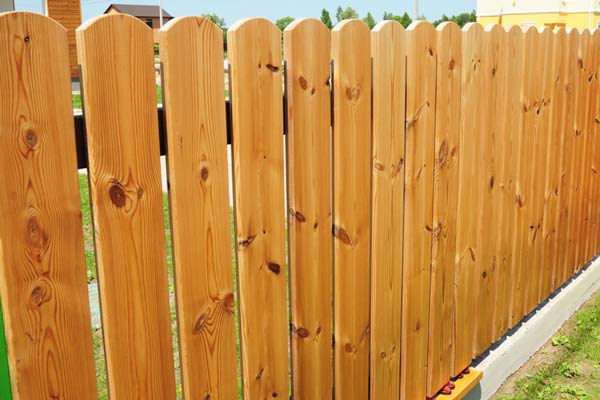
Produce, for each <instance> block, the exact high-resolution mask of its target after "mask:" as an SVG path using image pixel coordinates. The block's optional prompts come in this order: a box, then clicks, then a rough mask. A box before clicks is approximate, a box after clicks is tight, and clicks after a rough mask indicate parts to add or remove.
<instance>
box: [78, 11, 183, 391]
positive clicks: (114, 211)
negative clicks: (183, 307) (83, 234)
mask: <svg viewBox="0 0 600 400" xmlns="http://www.w3.org/2000/svg"><path fill="white" fill-rule="evenodd" d="M77 47H78V52H79V62H80V64H81V70H82V73H83V86H82V87H83V91H84V107H85V110H86V113H85V121H86V131H87V144H88V154H89V179H90V188H91V199H92V206H93V215H94V231H95V241H96V258H97V264H98V278H99V286H100V300H101V306H102V322H103V330H104V343H105V351H106V364H107V373H108V382H109V392H110V396H111V398H112V399H131V398H146V399H174V398H175V379H174V369H173V347H172V339H171V320H170V311H169V292H168V284H167V263H166V253H165V230H164V221H163V210H162V189H161V182H160V180H161V178H160V160H159V155H160V151H159V143H158V126H157V121H156V95H155V93H156V92H155V89H154V79H155V78H154V52H153V43H152V30H151V29H150V28H148V26H147V25H146V24H144V23H143V22H141V21H139V20H138V19H136V18H133V17H131V16H128V15H123V14H118V15H110V16H102V17H98V18H95V19H92V20H90V21H88V22H87V23H86V24H84V25H82V26H81V27H80V28H79V29H78V30H77Z"/></svg>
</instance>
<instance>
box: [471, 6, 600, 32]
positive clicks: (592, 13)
mask: <svg viewBox="0 0 600 400" xmlns="http://www.w3.org/2000/svg"><path fill="white" fill-rule="evenodd" d="M477 20H478V21H479V23H481V24H482V25H484V26H485V25H489V24H494V23H501V24H502V25H505V26H506V25H520V26H522V27H523V26H527V25H535V26H537V27H538V28H539V27H542V26H550V27H555V26H565V27H575V28H579V29H582V28H590V29H596V28H597V27H598V23H599V22H600V0H548V1H539V0H478V1H477Z"/></svg>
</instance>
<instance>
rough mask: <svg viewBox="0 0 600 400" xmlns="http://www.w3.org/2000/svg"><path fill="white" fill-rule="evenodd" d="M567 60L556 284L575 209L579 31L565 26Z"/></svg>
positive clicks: (566, 264)
mask: <svg viewBox="0 0 600 400" xmlns="http://www.w3.org/2000/svg"><path fill="white" fill-rule="evenodd" d="M567 33H568V35H567V36H568V37H567V50H566V53H567V54H568V58H567V60H568V62H567V65H566V71H565V72H566V75H565V79H566V82H565V87H564V90H565V94H564V95H565V100H564V101H565V103H566V106H565V108H566V110H565V121H564V128H563V132H564V133H563V163H562V171H561V188H560V189H559V191H560V192H562V195H561V205H560V208H561V210H560V215H559V224H558V225H559V227H560V229H559V241H558V243H559V245H558V269H559V271H560V279H559V281H558V282H559V285H560V284H562V283H563V282H565V281H566V280H567V279H569V277H570V276H571V273H570V272H569V271H572V265H571V264H570V259H569V253H570V250H571V244H570V241H571V233H570V223H569V222H570V220H571V218H572V215H573V213H574V206H573V191H574V190H573V187H574V185H573V176H574V174H573V172H574V170H575V161H576V154H575V152H574V151H575V138H576V135H575V125H574V114H575V110H576V106H577V93H578V87H579V78H578V77H579V62H578V56H577V54H578V49H579V32H578V31H577V29H570V30H567Z"/></svg>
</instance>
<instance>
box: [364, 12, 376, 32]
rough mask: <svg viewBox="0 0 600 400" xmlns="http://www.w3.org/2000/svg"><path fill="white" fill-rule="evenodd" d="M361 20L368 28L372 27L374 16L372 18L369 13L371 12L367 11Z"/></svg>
mask: <svg viewBox="0 0 600 400" xmlns="http://www.w3.org/2000/svg"><path fill="white" fill-rule="evenodd" d="M363 22H364V23H365V24H367V26H368V27H369V29H373V27H374V26H375V24H376V22H375V18H373V15H371V13H367V16H366V17H364V18H363Z"/></svg>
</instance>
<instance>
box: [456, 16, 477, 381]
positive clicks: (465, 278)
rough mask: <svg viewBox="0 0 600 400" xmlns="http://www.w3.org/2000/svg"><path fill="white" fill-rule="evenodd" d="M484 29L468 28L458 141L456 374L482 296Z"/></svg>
mask: <svg viewBox="0 0 600 400" xmlns="http://www.w3.org/2000/svg"><path fill="white" fill-rule="evenodd" d="M483 35H484V31H483V28H482V27H481V25H479V24H467V25H466V26H465V27H464V28H463V37H462V60H463V64H462V72H461V77H462V79H461V80H462V83H461V97H462V102H461V125H460V138H459V146H458V148H459V159H460V163H459V178H458V179H459V181H458V205H457V217H456V218H457V226H456V272H455V274H456V276H455V287H454V309H455V311H454V312H455V314H454V315H455V316H454V331H455V346H454V371H453V375H458V374H459V373H460V372H461V371H462V370H464V369H465V368H466V367H467V366H469V364H471V360H472V358H473V355H474V354H473V344H474V339H475V327H476V325H475V324H476V320H475V310H476V308H475V301H476V299H477V294H478V286H479V277H478V276H477V260H478V254H477V253H476V252H475V246H476V242H477V217H476V216H475V215H473V214H474V210H478V204H479V198H480V193H479V186H478V185H477V184H476V172H477V171H478V169H479V168H480V160H479V158H478V157H479V148H480V142H481V135H480V132H481V124H482V113H481V112H473V110H474V109H475V108H476V107H479V104H480V103H481V101H482V96H481V91H480V85H481V84H482V80H483V73H484V71H483V67H482V62H481V60H482V58H483V56H484V54H483V53H484V47H483Z"/></svg>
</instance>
